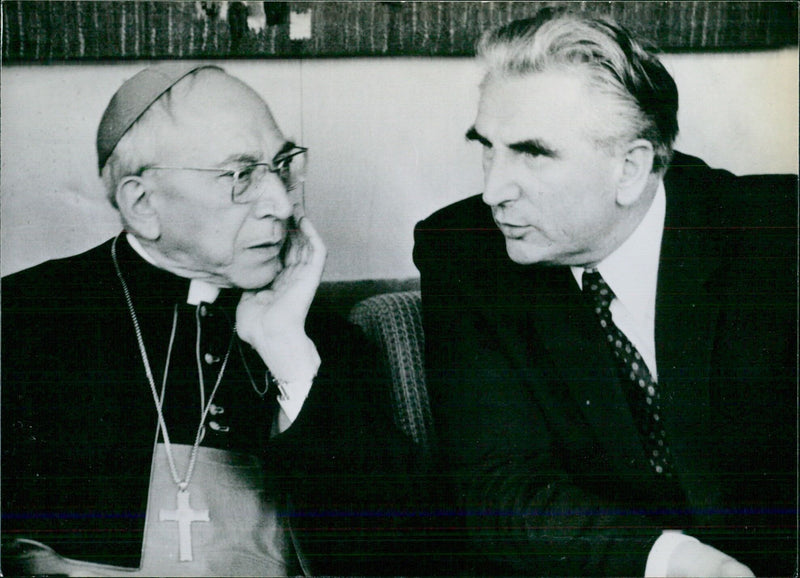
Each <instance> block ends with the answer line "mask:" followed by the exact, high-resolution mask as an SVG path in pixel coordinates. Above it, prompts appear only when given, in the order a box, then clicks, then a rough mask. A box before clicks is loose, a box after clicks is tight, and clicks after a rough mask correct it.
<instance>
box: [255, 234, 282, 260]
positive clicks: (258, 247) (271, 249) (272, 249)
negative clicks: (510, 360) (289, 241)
mask: <svg viewBox="0 0 800 578" xmlns="http://www.w3.org/2000/svg"><path fill="white" fill-rule="evenodd" d="M282 248H283V239H279V240H277V241H266V242H264V243H256V244H254V245H249V246H248V247H247V249H248V250H250V251H260V252H265V253H267V255H269V254H270V253H274V255H271V256H270V258H275V257H277V256H278V255H280V252H281V249H282Z"/></svg>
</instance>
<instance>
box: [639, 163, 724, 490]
mask: <svg viewBox="0 0 800 578" xmlns="http://www.w3.org/2000/svg"><path fill="white" fill-rule="evenodd" d="M689 187H690V185H689V184H688V183H684V182H682V181H681V179H679V178H673V179H672V180H668V181H667V216H666V223H665V230H664V237H663V239H662V244H661V258H660V265H659V272H658V286H657V292H656V335H655V337H656V359H657V363H658V377H659V378H658V381H659V385H660V387H661V391H662V402H663V409H664V425H665V428H666V430H667V434H668V436H669V439H670V444H671V445H672V447H673V454H674V455H675V461H676V466H677V469H678V471H679V472H683V475H682V479H681V482H682V485H683V486H684V487H685V489H686V490H687V493H688V496H689V500H690V502H693V503H695V504H698V503H707V502H708V500H709V498H708V496H710V495H712V494H713V493H714V491H715V490H714V488H715V484H714V483H712V480H710V479H708V478H707V477H704V478H703V479H699V478H698V477H697V476H690V475H688V473H689V472H692V473H696V472H708V471H710V469H709V467H708V465H707V458H708V455H707V448H705V447H704V444H703V440H704V438H705V435H704V432H705V431H707V427H708V426H707V423H708V418H709V415H708V411H709V378H710V367H711V355H712V351H713V345H714V341H715V325H716V322H717V318H718V315H719V304H718V300H717V299H716V297H715V296H714V286H713V284H714V279H715V276H716V273H717V271H718V270H719V268H720V257H719V255H720V249H721V247H720V246H719V241H718V240H717V239H716V236H715V235H714V233H713V231H712V230H711V229H710V228H708V227H706V226H704V225H705V223H706V221H707V220H708V215H709V214H713V211H709V210H707V208H706V206H705V204H704V203H703V202H702V199H703V198H704V197H705V196H706V195H704V192H702V191H694V190H690V188H689Z"/></svg>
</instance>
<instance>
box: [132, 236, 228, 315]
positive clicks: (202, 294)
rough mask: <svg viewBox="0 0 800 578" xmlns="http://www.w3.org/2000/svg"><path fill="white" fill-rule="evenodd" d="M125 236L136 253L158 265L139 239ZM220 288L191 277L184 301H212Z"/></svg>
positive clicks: (195, 303) (191, 303) (194, 303)
mask: <svg viewBox="0 0 800 578" xmlns="http://www.w3.org/2000/svg"><path fill="white" fill-rule="evenodd" d="M125 238H126V239H127V241H128V244H129V245H130V246H131V248H132V249H133V250H134V251H136V253H137V254H138V255H139V256H140V257H141V258H142V259H144V260H145V261H147V262H148V263H150V264H151V265H153V266H154V267H158V265H157V264H156V262H155V260H154V259H153V258H152V257H151V256H150V255H149V254H148V253H147V251H145V249H144V247H142V244H141V243H140V242H139V239H137V238H136V237H134V236H133V235H131V234H130V233H127V234H126V236H125ZM159 268H160V267H159ZM219 292H220V288H219V287H218V286H217V285H212V284H211V283H208V282H207V281H203V280H202V279H192V280H191V281H190V282H189V293H188V295H187V296H186V303H188V304H189V305H199V304H200V303H201V302H203V303H213V302H214V301H216V300H217V297H218V296H219Z"/></svg>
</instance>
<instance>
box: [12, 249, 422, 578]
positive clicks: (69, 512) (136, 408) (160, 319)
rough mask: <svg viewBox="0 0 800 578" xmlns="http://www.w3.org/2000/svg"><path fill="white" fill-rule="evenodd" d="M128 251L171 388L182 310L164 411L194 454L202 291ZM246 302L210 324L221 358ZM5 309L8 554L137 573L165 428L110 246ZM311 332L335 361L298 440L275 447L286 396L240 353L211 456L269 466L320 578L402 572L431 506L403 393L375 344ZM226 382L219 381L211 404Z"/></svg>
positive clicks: (354, 336)
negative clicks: (19, 546)
mask: <svg viewBox="0 0 800 578" xmlns="http://www.w3.org/2000/svg"><path fill="white" fill-rule="evenodd" d="M118 251H119V261H120V264H121V267H122V270H123V272H124V275H125V277H126V281H127V283H128V285H129V286H130V290H131V293H132V296H133V301H134V304H135V307H136V310H137V313H138V316H139V321H140V323H141V327H142V332H143V337H144V341H145V346H146V348H147V352H148V356H149V358H150V363H151V366H152V368H153V373H154V378H155V382H156V384H157V387H160V385H161V378H162V374H163V371H164V366H165V357H166V350H167V343H168V342H169V333H170V330H171V327H172V315H173V309H174V306H175V304H176V303H178V304H179V308H178V311H179V317H178V333H177V338H176V340H175V349H174V351H173V354H172V361H171V363H170V370H169V376H170V378H169V380H168V386H167V398H166V400H165V402H164V411H165V418H166V421H167V424H168V428H169V433H170V438H171V440H172V441H173V443H185V444H190V445H191V444H192V443H193V441H194V437H195V432H196V428H197V426H198V415H199V414H200V410H199V400H198V397H199V396H198V394H197V387H198V385H197V383H198V382H197V367H196V362H195V353H194V347H195V343H194V335H195V334H194V327H195V308H194V307H191V306H187V305H186V304H185V299H186V295H187V291H188V281H187V280H185V279H180V278H177V277H175V276H173V275H170V274H168V273H166V272H164V271H161V270H158V269H156V268H154V267H151V266H150V265H148V264H147V263H145V262H144V261H143V260H142V259H141V258H140V257H138V256H137V255H136V254H135V253H134V252H133V251H132V249H131V248H130V247H129V245H128V244H127V242H125V241H124V240H122V239H121V240H120V241H119V243H118ZM238 297H239V296H238V294H236V293H235V292H228V291H223V294H222V295H220V297H219V299H218V300H217V303H215V305H214V306H213V307H212V308H211V309H210V311H211V312H212V314H211V315H210V316H209V317H208V318H207V319H205V318H204V319H203V324H204V330H203V336H204V337H203V339H204V341H203V344H202V347H203V351H208V352H210V353H211V354H213V355H216V356H217V358H218V359H219V358H222V357H224V355H225V351H226V350H227V347H228V343H229V339H230V336H231V334H232V332H231V330H232V320H233V319H235V307H236V304H237V302H238ZM2 298H3V303H2V305H3V310H2V459H3V461H2V515H3V519H2V531H3V539H4V540H7V539H9V538H15V537H27V538H32V539H35V540H37V541H40V542H42V543H45V544H48V545H50V546H51V547H53V548H55V550H56V551H57V552H58V553H60V554H62V555H64V556H67V557H71V558H76V559H79V560H87V561H93V562H101V563H107V564H113V565H120V566H129V567H136V566H138V563H139V557H140V555H141V545H142V532H143V528H144V521H145V519H144V513H145V509H146V501H147V491H148V483H149V477H150V466H151V458H152V451H153V444H154V442H155V440H156V430H157V414H156V411H155V407H154V402H153V398H152V394H151V391H150V388H149V386H148V384H147V380H146V378H145V373H144V369H143V365H142V360H141V356H140V354H139V349H138V347H137V344H136V338H135V334H134V330H133V326H132V322H131V319H130V316H129V313H128V309H127V307H126V305H125V301H124V300H123V293H122V290H121V286H120V284H119V281H118V279H117V277H116V274H115V272H114V269H113V266H112V262H111V258H110V242H107V243H104V244H103V245H101V246H99V247H97V248H95V249H92V250H90V251H88V252H87V253H84V254H82V255H78V256H75V257H70V258H67V259H61V260H56V261H51V262H48V263H45V264H43V265H40V266H38V267H34V268H32V269H29V270H27V271H23V272H21V273H18V274H15V275H12V276H9V277H6V278H4V279H3V286H2ZM307 331H308V333H309V336H310V337H311V338H312V339H313V340H314V342H315V343H316V345H317V348H318V350H319V353H320V356H321V358H322V360H323V361H322V365H321V368H320V372H319V375H318V377H317V378H316V379H315V382H314V386H313V388H312V390H311V393H310V395H309V398H308V400H307V401H306V404H305V405H304V407H303V410H302V411H301V413H300V415H299V416H298V418H297V420H296V421H295V422H294V424H293V425H292V427H291V428H289V429H288V430H287V431H286V432H285V433H283V434H281V435H279V436H277V437H275V438H272V439H270V438H269V430H270V425H271V423H272V419H273V415H274V412H275V411H276V407H277V402H276V400H275V394H276V393H277V392H276V391H274V390H273V391H269V392H267V394H266V395H265V396H263V398H262V397H261V396H259V395H258V394H257V393H256V392H255V391H254V388H253V386H252V385H251V381H250V379H249V377H248V375H247V372H248V370H249V371H250V372H251V373H252V376H253V379H254V381H255V384H256V387H258V388H259V389H261V390H263V388H264V385H265V379H264V376H265V373H264V366H263V363H262V362H261V360H260V358H259V357H258V356H257V355H256V354H255V352H254V351H253V350H252V349H251V348H250V347H249V346H248V345H247V344H245V343H242V342H239V341H238V339H237V340H236V341H235V342H234V349H233V352H232V354H231V357H230V361H229V363H228V367H227V369H226V371H225V374H224V378H223V380H222V382H221V385H220V388H219V391H218V393H217V396H216V397H215V400H214V401H215V404H217V405H219V406H222V407H224V408H225V413H224V414H222V415H220V416H217V417H214V418H213V419H215V420H217V421H220V422H222V425H225V426H227V427H229V428H230V430H229V431H228V432H227V433H220V432H215V431H214V430H212V429H211V428H206V429H207V431H206V436H205V437H204V439H203V445H207V446H212V447H218V448H221V449H226V450H231V451H245V452H250V453H254V454H257V455H261V456H262V457H263V459H264V462H265V464H266V468H267V472H266V473H267V476H266V478H267V479H268V480H270V481H271V482H272V483H273V484H274V486H275V491H278V492H280V493H281V495H283V496H285V506H286V507H287V508H290V510H289V511H288V512H284V513H285V514H287V515H288V516H290V518H291V523H292V526H293V530H294V531H293V536H294V537H296V538H299V546H300V548H301V550H302V553H303V555H304V557H305V559H306V561H308V562H309V563H310V568H311V570H312V571H314V572H316V573H333V574H354V573H370V574H375V573H392V572H396V571H397V570H396V567H392V566H391V565H389V564H387V556H388V555H390V553H391V552H395V553H396V551H397V549H400V550H403V551H404V550H405V549H406V548H405V545H403V544H400V543H399V530H398V532H395V531H394V530H395V529H397V528H398V526H399V525H400V522H402V521H403V517H402V513H403V512H404V510H405V509H406V508H407V507H409V505H408V500H409V499H410V498H411V496H412V495H413V494H414V493H415V492H418V491H419V489H418V488H415V487H414V484H413V479H411V476H410V475H409V472H410V471H414V468H415V461H414V453H413V448H412V447H411V444H410V443H407V440H406V439H404V438H403V437H402V436H400V435H399V434H395V433H394V432H393V430H392V427H391V424H392V418H391V414H390V413H389V409H388V407H389V405H388V403H389V398H388V388H387V387H381V386H382V385H386V384H385V383H384V382H382V381H381V376H380V374H379V373H377V372H376V371H375V370H374V368H375V365H374V364H373V363H372V360H373V359H375V356H374V355H372V352H371V349H370V347H369V346H368V344H366V343H365V341H364V339H363V338H362V337H361V336H360V334H359V333H358V332H357V331H356V330H355V329H354V328H353V327H352V326H349V325H347V324H346V323H344V321H343V320H340V319H337V318H335V317H334V316H330V315H323V314H320V315H316V316H313V317H309V319H308V322H307ZM246 364H247V366H246ZM218 367H219V363H216V366H215V367H212V366H207V367H206V368H205V371H206V377H205V381H206V391H207V395H208V393H209V392H210V390H211V387H212V386H213V383H214V381H215V379H216V375H217V374H216V369H218ZM406 519H412V518H411V517H408V518H406ZM376 527H377V528H378V529H379V531H378V530H375V528H376ZM404 531H405V532H407V535H408V536H409V539H411V540H413V537H412V533H411V532H409V531H408V529H407V528H405V529H404ZM6 553H8V552H6ZM7 563H8V559H6V560H4V568H3V570H4V571H5V572H6V573H8V572H12V573H13V570H12V569H11V568H9V567H8V564H7Z"/></svg>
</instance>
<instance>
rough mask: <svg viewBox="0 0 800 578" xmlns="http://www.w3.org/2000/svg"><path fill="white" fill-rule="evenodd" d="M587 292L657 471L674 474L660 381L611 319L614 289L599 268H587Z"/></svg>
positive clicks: (651, 461)
mask: <svg viewBox="0 0 800 578" xmlns="http://www.w3.org/2000/svg"><path fill="white" fill-rule="evenodd" d="M583 293H584V295H586V296H587V297H588V298H589V299H590V301H591V304H592V306H593V307H594V312H595V313H596V314H597V317H598V318H599V320H600V327H601V328H602V329H603V333H604V335H605V337H606V341H607V343H608V345H609V347H610V348H611V350H612V352H613V353H614V357H616V358H617V360H618V362H619V367H620V371H621V377H622V382H623V384H624V387H623V390H624V391H625V396H626V397H627V399H628V404H629V405H630V408H631V413H632V414H633V418H634V421H635V422H636V427H637V429H638V430H639V435H640V436H641V438H642V442H643V444H644V448H645V451H646V452H647V454H648V457H649V460H650V465H651V466H652V468H653V470H654V471H655V472H656V473H657V474H662V475H667V476H670V475H671V472H672V455H671V454H670V450H669V446H668V445H667V435H666V432H665V431H664V428H663V426H662V423H661V404H660V396H659V392H658V384H657V383H656V380H655V379H653V376H652V374H651V373H650V371H649V370H648V369H647V365H646V364H645V362H644V360H643V359H642V356H641V354H640V353H639V352H638V351H637V350H636V347H634V346H633V343H631V342H630V340H629V339H628V338H627V337H625V334H624V333H623V332H622V331H620V329H619V328H618V327H617V326H616V325H614V322H613V321H612V319H611V309H610V306H611V301H613V300H614V292H613V291H612V290H611V288H610V287H609V286H608V284H607V283H606V282H605V279H603V277H602V276H601V275H600V272H599V271H597V269H587V270H585V271H584V272H583Z"/></svg>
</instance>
